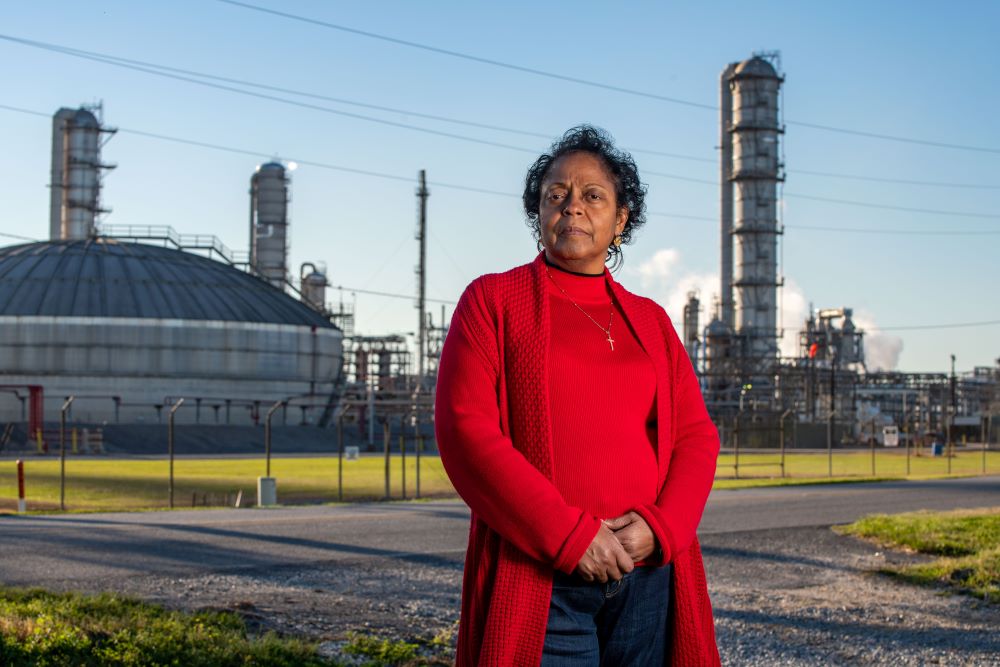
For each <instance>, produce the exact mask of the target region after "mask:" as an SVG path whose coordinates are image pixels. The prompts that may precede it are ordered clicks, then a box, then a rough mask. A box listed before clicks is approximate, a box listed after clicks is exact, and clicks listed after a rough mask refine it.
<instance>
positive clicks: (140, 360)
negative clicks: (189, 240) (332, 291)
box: [0, 237, 343, 424]
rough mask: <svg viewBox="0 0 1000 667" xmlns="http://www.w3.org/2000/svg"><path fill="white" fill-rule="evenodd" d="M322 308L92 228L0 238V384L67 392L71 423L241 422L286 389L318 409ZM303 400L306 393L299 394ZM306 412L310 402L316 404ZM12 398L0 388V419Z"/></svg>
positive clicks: (53, 412) (336, 351) (325, 394)
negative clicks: (177, 404)
mask: <svg viewBox="0 0 1000 667" xmlns="http://www.w3.org/2000/svg"><path fill="white" fill-rule="evenodd" d="M342 339H343V334H342V332H341V331H340V330H339V329H338V328H336V327H335V326H334V325H333V324H332V323H331V322H330V321H329V319H328V318H326V317H324V316H322V315H321V314H320V313H317V312H316V311H314V310H313V309H312V308H309V307H308V306H306V305H305V304H303V303H301V302H299V301H298V300H296V299H294V298H292V297H291V296H289V295H287V294H285V293H284V292H282V291H280V290H278V289H276V288H275V287H273V286H272V285H270V284H269V283H267V282H266V281H264V280H261V279H260V278H258V277H255V276H253V275H251V274H249V273H246V272H244V271H240V270H239V269H237V268H235V267H233V266H230V265H228V264H225V263H223V262H220V261H216V260H212V259H209V258H207V257H203V256H201V255H196V254H193V253H189V252H183V251H181V250H174V249H171V248H164V247H160V246H155V245H147V244H142V243H127V242H124V241H117V240H114V239H110V238H104V237H97V238H95V239H87V240H81V241H49V242H40V243H29V244H24V245H17V246H9V247H6V248H0V384H3V385H17V386H25V385H33V386H36V385H37V386H42V387H43V388H44V395H45V401H46V404H45V412H46V414H47V415H48V418H49V419H50V420H51V419H53V418H55V417H57V416H58V414H59V406H60V404H61V403H62V402H63V401H64V400H65V398H66V397H67V396H71V395H73V396H76V401H75V403H74V404H73V411H74V414H75V416H76V418H78V419H80V420H81V421H83V422H90V423H100V422H105V421H106V422H109V423H115V422H121V423H156V422H157V421H158V420H159V419H160V418H161V417H163V410H164V408H165V407H167V408H169V406H170V405H171V404H172V403H173V402H174V401H175V400H176V399H178V398H185V399H187V400H186V403H185V405H186V406H188V407H189V408H190V409H187V408H186V409H184V410H181V411H179V412H178V414H177V419H178V422H193V421H197V420H198V419H199V410H201V409H203V410H205V411H211V412H214V418H211V417H208V416H207V415H206V416H205V417H202V419H203V420H204V421H205V422H206V423H211V421H218V423H227V424H250V423H253V420H254V416H255V415H257V414H259V407H260V406H267V405H270V404H273V403H274V402H275V401H279V400H287V399H289V398H291V397H302V398H301V400H300V404H303V405H304V404H309V405H312V404H317V405H320V406H323V405H326V404H327V403H328V402H329V400H331V397H332V396H333V395H334V394H335V391H336V382H337V377H338V376H339V374H340V369H341V365H342V357H343V351H342ZM310 396H313V397H315V398H314V399H311V398H309V397H310ZM319 409H320V408H317V412H318V411H319ZM19 419H20V406H19V405H18V404H17V403H16V402H15V401H14V400H13V398H11V397H10V396H8V395H5V394H0V422H4V421H18V420H19Z"/></svg>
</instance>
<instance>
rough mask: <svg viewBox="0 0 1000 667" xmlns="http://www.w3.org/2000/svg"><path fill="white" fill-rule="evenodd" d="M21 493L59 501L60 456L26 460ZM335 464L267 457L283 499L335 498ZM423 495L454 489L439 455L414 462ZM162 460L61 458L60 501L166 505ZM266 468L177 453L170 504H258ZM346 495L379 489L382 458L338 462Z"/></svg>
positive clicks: (5, 482)
mask: <svg viewBox="0 0 1000 667" xmlns="http://www.w3.org/2000/svg"><path fill="white" fill-rule="evenodd" d="M24 466H25V495H26V497H27V501H28V507H29V509H36V510H45V509H54V508H58V507H59V461H58V460H55V459H48V458H34V459H27V460H26V461H25V464H24ZM337 467H338V463H337V459H336V458H335V457H324V458H272V459H271V475H272V476H273V477H275V478H276V479H277V484H278V501H279V502H280V503H282V504H296V503H311V502H335V501H336V500H337V499H338V493H337V479H338V470H337ZM406 467H407V470H406V493H407V497H410V498H412V497H413V495H414V493H415V491H416V460H415V458H414V457H413V456H407V458H406ZM420 470H421V474H420V491H421V494H422V495H423V496H452V495H454V489H453V488H452V486H451V483H450V482H449V481H448V478H447V476H446V475H445V473H444V470H443V469H442V467H441V460H440V459H439V458H437V457H432V456H425V457H422V458H421V463H420ZM168 471H169V464H168V462H167V461H166V460H134V459H91V458H83V457H78V458H70V459H67V462H66V507H67V509H69V510H135V509H155V508H164V507H166V506H167V504H168V474H169V473H168ZM264 473H265V465H264V461H263V460H261V459H178V460H176V461H175V462H174V503H175V507H180V508H183V507H191V506H192V505H193V504H198V505H201V504H203V502H207V504H209V505H222V504H223V503H224V502H225V497H226V494H229V497H230V501H231V502H233V501H234V499H235V497H236V494H237V492H238V491H240V490H242V491H243V505H244V506H250V505H253V504H255V503H256V495H257V477H258V476H263V475H264ZM343 480H344V481H343V492H344V500H346V501H350V500H371V499H379V498H382V497H383V496H384V495H385V461H384V459H382V458H380V457H379V458H375V457H363V458H361V459H358V460H354V461H347V460H345V461H344V470H343ZM390 482H391V494H392V497H393V498H401V497H402V460H401V457H399V456H396V457H393V458H392V460H391V461H390ZM16 484H17V480H16V470H15V466H14V462H13V461H2V462H0V510H2V509H7V510H9V509H12V508H14V507H15V506H16V498H17V496H16V492H17V488H16Z"/></svg>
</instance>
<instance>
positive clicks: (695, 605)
mask: <svg viewBox="0 0 1000 667" xmlns="http://www.w3.org/2000/svg"><path fill="white" fill-rule="evenodd" d="M644 198H645V188H644V187H643V186H642V184H641V182H640V180H639V177H638V173H637V171H636V167H635V163H634V162H633V161H632V158H631V157H630V156H628V155H627V154H625V153H622V152H620V151H618V150H617V149H615V147H614V146H613V144H612V142H611V139H610V138H609V137H608V136H607V135H606V134H605V133H603V132H602V131H600V130H597V129H595V128H593V127H590V126H581V127H577V128H573V129H571V130H569V131H568V132H567V133H566V134H565V135H563V137H562V139H561V140H559V141H557V142H556V143H554V144H553V146H552V148H551V150H550V152H549V153H546V154H543V155H542V156H541V157H539V158H538V160H537V161H536V162H535V163H534V165H532V167H531V168H530V169H529V170H528V175H527V178H526V182H525V189H524V197H523V199H524V209H525V214H526V215H527V218H528V223H529V225H530V226H531V228H532V230H533V231H534V235H535V238H536V240H537V241H538V243H539V245H540V247H541V250H542V251H541V252H540V254H539V255H538V257H537V258H536V259H535V260H534V261H533V262H532V263H530V264H527V265H524V266H520V267H517V268H514V269H512V270H510V271H507V272H506V273H501V274H492V275H486V276H482V277H480V278H477V279H476V280H474V281H473V282H472V283H471V284H470V285H469V287H468V288H467V289H466V291H465V293H464V294H463V295H462V298H461V300H460V302H459V305H458V307H457V308H456V310H455V314H454V316H453V318H452V324H451V328H450V330H449V332H448V337H447V340H446V341H445V345H444V349H443V351H442V356H441V363H440V367H439V374H438V386H437V399H436V416H435V420H436V430H437V441H438V447H439V449H440V452H441V460H442V462H443V463H444V466H445V469H446V471H447V473H448V475H449V477H450V478H451V480H452V483H453V484H454V486H455V489H456V490H457V491H458V493H459V494H460V495H461V496H462V498H463V499H464V500H465V501H466V503H468V505H469V507H470V508H471V509H472V525H471V528H470V533H469V545H468V551H467V552H466V562H465V576H464V582H463V589H462V618H461V622H460V627H459V639H458V652H457V664H458V665H460V666H462V665H477V664H485V665H537V664H542V665H597V664H605V665H636V666H638V665H647V664H648V665H652V664H658V665H662V664H674V665H680V664H692V665H694V664H697V665H704V664H709V665H711V664H718V662H719V657H718V651H717V649H716V645H715V636H714V631H713V623H712V611H711V606H710V604H709V600H708V592H707V587H706V584H705V577H704V570H703V568H702V562H701V553H700V550H699V548H698V544H697V541H696V539H695V529H696V528H697V525H698V522H699V521H700V519H701V514H702V510H703V509H704V505H705V501H706V499H707V497H708V493H709V491H710V489H711V486H712V481H713V479H714V476H715V461H716V457H717V456H718V450H719V441H718V434H717V432H716V430H715V427H714V426H713V424H712V422H711V421H710V419H709V417H708V414H707V412H706V410H705V405H704V402H703V401H702V398H701V394H700V392H699V387H698V382H697V379H696V377H695V375H694V372H693V370H692V368H691V364H690V362H689V360H688V357H687V354H686V352H685V350H684V347H683V346H682V345H681V343H680V341H679V339H678V337H677V335H676V333H675V331H674V328H673V326H672V325H671V323H670V320H669V319H668V318H667V315H666V313H665V312H664V311H663V309H662V308H660V307H659V306H658V305H656V304H655V303H654V302H652V301H651V300H649V299H645V298H642V297H638V296H635V295H633V294H631V293H629V292H627V291H625V289H624V288H622V287H621V286H620V285H619V284H618V283H617V282H615V281H614V279H613V278H612V277H611V274H610V272H609V271H608V270H607V268H605V263H606V261H607V260H609V259H613V260H615V263H616V264H617V263H619V262H620V258H621V246H622V245H623V244H627V243H629V242H630V241H631V239H632V235H633V233H634V232H635V230H636V229H638V227H639V226H640V225H642V224H643V223H644V222H645V216H644V212H645V204H644Z"/></svg>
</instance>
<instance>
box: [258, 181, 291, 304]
mask: <svg viewBox="0 0 1000 667" xmlns="http://www.w3.org/2000/svg"><path fill="white" fill-rule="evenodd" d="M250 266H251V267H252V268H253V270H254V272H255V273H256V274H257V275H258V276H260V277H261V278H263V279H264V280H266V281H268V282H269V283H271V284H272V285H274V286H275V287H277V288H278V289H280V290H284V289H285V282H286V281H287V274H288V175H287V173H286V171H285V166H284V165H283V164H281V163H280V162H268V163H266V164H262V165H260V166H259V167H257V171H256V172H255V173H254V175H253V176H252V177H251V178H250Z"/></svg>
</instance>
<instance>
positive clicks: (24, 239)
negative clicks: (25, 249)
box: [0, 232, 41, 243]
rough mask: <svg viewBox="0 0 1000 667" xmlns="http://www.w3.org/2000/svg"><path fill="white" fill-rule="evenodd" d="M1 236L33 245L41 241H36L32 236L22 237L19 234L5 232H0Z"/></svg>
mask: <svg viewBox="0 0 1000 667" xmlns="http://www.w3.org/2000/svg"><path fill="white" fill-rule="evenodd" d="M0 236H5V237H7V238H9V239H17V240H18V241H31V242H32V243H37V242H39V241H41V239H35V238H32V237H30V236H20V235H18V234H7V233H5V232H0Z"/></svg>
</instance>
